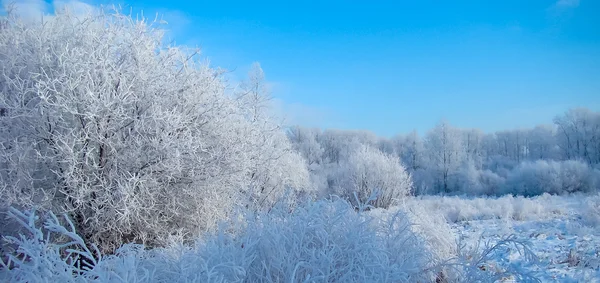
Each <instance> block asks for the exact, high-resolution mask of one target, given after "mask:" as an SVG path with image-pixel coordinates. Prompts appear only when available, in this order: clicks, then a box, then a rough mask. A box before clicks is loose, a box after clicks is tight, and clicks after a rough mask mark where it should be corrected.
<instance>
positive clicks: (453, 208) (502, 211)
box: [404, 195, 565, 223]
mask: <svg viewBox="0 0 600 283" xmlns="http://www.w3.org/2000/svg"><path fill="white" fill-rule="evenodd" d="M564 201H565V199H564V197H559V196H550V195H542V196H538V197H534V198H524V197H512V196H510V195H508V196H503V197H500V198H483V197H479V198H463V197H458V196H454V197H448V196H446V197H441V196H422V197H416V198H409V199H407V200H406V201H405V202H404V205H405V206H406V207H407V209H409V211H410V210H414V209H417V210H419V209H424V210H426V211H427V212H428V213H433V214H441V215H442V216H443V217H444V218H445V219H446V220H447V221H448V222H450V223H454V222H460V221H470V220H485V219H507V220H540V219H548V218H551V217H556V215H557V214H563V213H565V212H564V211H563V208H562V206H561V205H562V203H563V202H564Z"/></svg>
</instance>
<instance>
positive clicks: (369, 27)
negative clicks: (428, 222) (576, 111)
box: [23, 0, 600, 136]
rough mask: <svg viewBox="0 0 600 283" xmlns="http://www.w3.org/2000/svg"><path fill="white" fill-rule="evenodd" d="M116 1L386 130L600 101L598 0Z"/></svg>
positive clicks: (299, 97)
mask: <svg viewBox="0 0 600 283" xmlns="http://www.w3.org/2000/svg"><path fill="white" fill-rule="evenodd" d="M23 1H25V0H23ZM27 1H33V0H27ZM118 1H119V2H117V3H120V4H122V5H124V7H126V8H128V7H131V8H133V9H134V11H137V10H140V9H142V10H144V11H145V13H146V15H148V14H150V15H153V14H154V13H156V12H159V13H162V14H164V19H165V20H167V21H168V22H170V29H172V32H171V34H170V36H172V37H173V39H175V40H176V41H177V43H178V44H188V45H198V46H200V47H202V49H203V52H204V55H206V56H207V57H208V58H210V60H211V62H212V63H213V64H214V65H215V66H221V67H225V68H229V69H235V70H236V72H235V73H234V74H236V75H237V74H242V73H244V72H245V71H246V70H247V69H248V67H249V66H250V64H251V63H252V62H254V61H258V62H260V63H261V65H262V67H263V69H264V71H265V73H266V76H267V79H268V80H269V81H270V82H272V84H273V90H274V96H275V97H277V98H278V100H279V101H280V107H282V108H283V109H284V111H286V112H288V113H289V116H290V117H289V121H290V122H292V123H300V124H303V125H307V126H319V127H323V128H341V129H368V130H372V131H374V132H376V133H377V134H381V135H385V136H391V135H393V134H395V133H399V132H408V131H410V130H412V129H417V130H419V132H421V133H423V132H425V131H426V130H427V129H429V128H431V127H432V126H433V125H435V123H436V122H437V121H438V120H439V119H441V118H446V119H448V120H449V121H450V122H451V123H452V124H455V125H457V126H460V127H476V128H481V129H482V130H484V131H495V130H501V129H511V128H519V127H531V126H533V125H536V124H539V123H550V122H551V119H552V117H553V116H554V115H556V114H560V113H562V112H563V111H565V110H566V109H568V108H569V107H576V106H585V107H589V108H591V109H593V110H600V17H599V13H600V1H597V0H579V1H578V0H559V1H557V0H543V1H542V0H528V1H523V0H518V1H516V0H503V1H482V0H472V1H428V0H422V1H389V2H388V1H227V0H223V1H215V0H212V1H180V0H169V1H162V0H161V1H140V0H124V1H123V0H118ZM83 2H86V1H83ZM102 2H103V3H114V2H110V1H102ZM88 3H90V2H89V1H88ZM98 3H99V2H98V1H95V2H94V3H93V4H98Z"/></svg>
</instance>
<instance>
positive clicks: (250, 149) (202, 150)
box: [0, 11, 308, 251]
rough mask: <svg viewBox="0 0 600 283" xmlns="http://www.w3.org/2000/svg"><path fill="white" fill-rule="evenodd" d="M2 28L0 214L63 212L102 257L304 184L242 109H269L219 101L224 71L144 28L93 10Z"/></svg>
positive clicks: (189, 229)
mask: <svg viewBox="0 0 600 283" xmlns="http://www.w3.org/2000/svg"><path fill="white" fill-rule="evenodd" d="M2 20H3V27H2V30H1V32H0V66H2V67H1V70H0V72H1V75H0V110H1V115H0V180H1V183H2V185H3V188H2V190H0V202H1V203H0V206H1V207H2V208H6V207H8V206H9V205H16V206H19V207H25V208H27V207H41V208H42V209H45V210H53V211H55V212H57V213H58V212H60V213H62V212H67V213H68V214H69V215H70V217H72V219H73V222H74V225H75V226H76V227H77V229H78V231H79V233H80V235H81V236H82V237H83V238H84V239H86V240H89V241H91V242H93V243H96V244H98V245H99V247H100V248H101V250H103V251H110V250H114V249H115V248H117V247H118V246H120V245H121V243H127V242H139V243H145V244H146V245H150V246H155V245H161V244H163V243H164V241H165V239H167V238H168V237H169V236H170V235H172V234H183V235H185V236H186V237H187V238H192V237H195V236H196V235H197V234H198V233H200V232H201V231H206V230H210V229H213V228H216V224H217V223H218V222H219V221H220V220H222V219H225V218H227V217H228V216H229V214H230V211H231V209H232V207H233V206H234V205H235V204H244V203H246V201H248V200H251V201H254V202H258V203H259V204H261V203H267V202H273V201H274V199H276V198H277V197H278V196H281V195H283V191H284V190H285V189H286V188H288V187H290V186H294V187H298V188H302V187H303V183H305V182H308V178H307V172H306V168H305V167H304V161H303V160H302V159H301V158H300V157H299V156H298V155H297V154H296V153H294V152H292V150H291V146H290V145H289V143H288V141H287V139H286V137H285V135H284V133H283V132H277V131H276V130H267V128H266V127H271V126H273V124H270V123H269V124H264V123H263V124H260V123H257V121H260V122H261V123H262V122H263V121H264V120H254V119H253V117H250V116H249V115H247V114H248V113H249V112H253V113H259V112H260V111H265V110H263V108H262V107H260V105H258V104H253V103H251V102H244V100H241V99H238V98H237V97H235V96H233V95H228V94H227V93H226V91H225V90H226V85H225V83H224V81H223V79H222V76H221V73H222V71H220V70H216V69H212V68H210V67H209V65H208V63H207V62H204V61H203V60H202V59H201V58H199V54H198V53H197V52H196V51H193V50H187V49H186V48H185V47H175V46H167V45H165V44H164V43H163V40H162V35H161V30H160V29H158V28H156V25H154V24H153V23H149V22H147V21H145V20H133V19H132V18H131V17H128V16H123V15H121V14H119V13H118V12H110V13H103V12H101V11H96V12H94V13H93V14H87V15H78V16H73V15H71V14H69V13H67V12H58V13H57V14H56V15H54V16H52V17H48V18H45V19H44V20H43V21H22V20H21V19H20V18H19V16H18V15H16V14H12V13H9V14H8V15H5V16H2ZM265 125H266V126H265ZM275 128H276V127H275ZM270 149H272V151H270ZM248 184H253V185H254V186H248ZM257 188H258V189H257ZM265 199H268V200H267V201H265Z"/></svg>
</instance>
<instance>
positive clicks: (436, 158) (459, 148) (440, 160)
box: [425, 120, 465, 192]
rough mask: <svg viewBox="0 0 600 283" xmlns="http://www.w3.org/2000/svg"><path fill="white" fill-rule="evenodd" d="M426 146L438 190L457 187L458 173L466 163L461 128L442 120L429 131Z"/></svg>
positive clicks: (448, 189)
mask: <svg viewBox="0 0 600 283" xmlns="http://www.w3.org/2000/svg"><path fill="white" fill-rule="evenodd" d="M425 148H426V152H427V158H428V164H427V165H428V166H427V167H428V169H429V170H430V171H431V174H432V175H433V177H434V181H435V186H436V191H438V192H451V191H453V190H455V189H457V188H456V185H457V184H456V180H455V179H456V174H457V173H458V172H459V170H460V169H461V167H462V166H463V164H464V160H465V150H464V147H463V143H462V136H461V132H460V130H459V129H457V128H454V127H453V126H451V125H450V124H449V123H448V122H447V121H445V120H444V121H441V122H440V123H438V124H437V125H436V126H435V128H433V129H432V130H431V131H430V132H429V133H427V136H426V140H425Z"/></svg>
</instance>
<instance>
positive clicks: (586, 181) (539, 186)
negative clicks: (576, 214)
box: [505, 160, 598, 196]
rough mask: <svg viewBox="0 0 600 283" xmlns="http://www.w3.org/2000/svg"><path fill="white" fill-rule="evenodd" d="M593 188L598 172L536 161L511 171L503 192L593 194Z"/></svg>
mask: <svg viewBox="0 0 600 283" xmlns="http://www.w3.org/2000/svg"><path fill="white" fill-rule="evenodd" d="M597 184H598V172H597V171H596V170H594V169H592V168H590V167H589V166H588V165H587V164H585V163H583V162H580V161H575V160H567V161H546V160H538V161H536V162H523V163H521V164H519V166H517V167H516V168H515V169H514V170H513V171H511V172H510V174H509V176H508V178H507V180H506V186H505V192H506V193H512V194H518V195H525V196H535V195H541V194H542V193H550V194H564V193H573V192H590V191H594V190H597Z"/></svg>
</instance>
